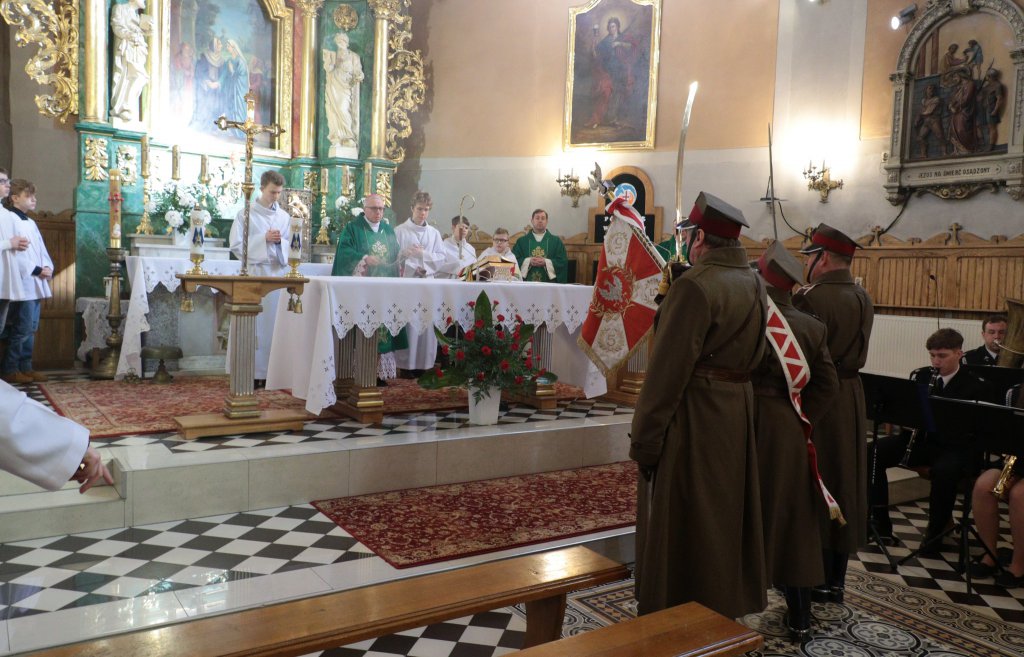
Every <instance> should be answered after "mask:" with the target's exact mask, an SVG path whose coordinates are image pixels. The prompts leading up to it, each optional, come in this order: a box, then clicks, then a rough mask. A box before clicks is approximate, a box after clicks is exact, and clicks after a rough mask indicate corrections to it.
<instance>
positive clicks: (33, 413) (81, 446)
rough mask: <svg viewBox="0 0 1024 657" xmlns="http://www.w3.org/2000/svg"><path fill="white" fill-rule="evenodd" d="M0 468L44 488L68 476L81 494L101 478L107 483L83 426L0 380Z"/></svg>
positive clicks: (106, 474)
mask: <svg viewBox="0 0 1024 657" xmlns="http://www.w3.org/2000/svg"><path fill="white" fill-rule="evenodd" d="M0 470H4V471H5V472H10V473H11V474H13V475H15V476H18V477H21V478H22V479H26V480H28V481H31V482H32V483H34V484H36V485H37V486H41V487H42V488H45V489H47V490H57V489H58V488H61V487H62V486H63V485H64V484H66V483H67V482H68V481H70V480H72V479H74V480H75V481H77V482H79V483H80V484H82V486H81V488H79V489H78V490H79V491H80V492H82V493H84V492H85V491H87V490H89V489H90V488H92V486H93V484H95V483H97V482H98V481H99V480H100V479H103V480H104V481H106V482H107V483H108V484H111V485H113V483H114V479H113V477H111V476H110V472H109V471H108V470H107V467H106V466H105V465H103V459H102V458H101V457H100V454H99V452H97V451H96V450H95V449H94V448H92V447H90V446H89V430H88V429H86V428H85V427H83V426H81V425H80V424H77V423H75V422H72V421H71V420H69V419H67V418H64V417H61V416H59V415H57V414H56V413H54V412H53V411H51V410H50V409H48V408H46V407H45V406H43V405H42V404H40V403H39V402H37V401H35V400H32V399H29V398H28V395H26V394H25V393H24V392H22V391H20V390H18V389H17V388H15V387H14V386H11V385H8V384H7V383H4V382H3V381H0Z"/></svg>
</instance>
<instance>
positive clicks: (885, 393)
mask: <svg viewBox="0 0 1024 657" xmlns="http://www.w3.org/2000/svg"><path fill="white" fill-rule="evenodd" d="M860 380H861V383H862V385H863V386H864V402H865V408H866V410H867V416H868V419H869V420H871V423H872V429H871V432H872V435H873V436H874V444H872V446H871V479H870V482H869V485H870V487H871V490H874V488H875V470H876V469H877V468H876V467H875V465H876V463H877V459H878V428H879V426H880V425H881V424H882V423H883V422H885V423H888V424H897V425H900V426H904V427H912V428H913V427H918V428H922V429H926V430H934V427H935V423H934V421H933V420H932V417H931V412H930V409H929V407H928V404H927V398H928V388H927V386H922V385H920V384H918V383H916V382H914V381H912V380H910V379H900V378H896V377H894V376H885V375H882V374H868V373H866V372H861V374H860ZM880 506H881V505H879V504H877V500H874V499H872V500H871V503H870V505H869V507H870V508H869V510H868V530H869V532H870V533H871V538H872V540H874V542H875V544H876V545H877V546H878V548H879V549H880V550H881V551H882V554H884V555H885V558H886V560H887V561H888V562H889V569H890V571H891V572H896V566H897V565H898V564H897V562H896V560H895V559H894V558H893V556H892V555H890V554H889V550H887V549H886V545H885V543H884V542H883V541H882V536H881V534H880V533H879V532H878V526H877V524H876V523H875V514H874V510H875V509H876V508H878V507H880Z"/></svg>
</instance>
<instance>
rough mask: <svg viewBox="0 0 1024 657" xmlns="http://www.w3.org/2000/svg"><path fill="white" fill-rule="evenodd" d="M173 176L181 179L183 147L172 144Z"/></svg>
mask: <svg viewBox="0 0 1024 657" xmlns="http://www.w3.org/2000/svg"><path fill="white" fill-rule="evenodd" d="M171 178H172V179H173V180H181V148H179V147H178V146H171Z"/></svg>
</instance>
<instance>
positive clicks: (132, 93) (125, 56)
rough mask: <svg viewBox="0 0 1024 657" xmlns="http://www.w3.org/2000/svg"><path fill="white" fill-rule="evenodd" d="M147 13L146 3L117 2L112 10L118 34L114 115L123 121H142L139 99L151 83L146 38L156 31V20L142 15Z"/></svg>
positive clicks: (112, 96)
mask: <svg viewBox="0 0 1024 657" xmlns="http://www.w3.org/2000/svg"><path fill="white" fill-rule="evenodd" d="M145 10H146V0H116V2H115V4H114V6H113V7H112V8H111V10H110V29H111V31H112V32H113V33H114V70H113V73H114V75H113V88H112V89H111V91H110V116H111V118H118V119H121V120H122V121H135V120H137V119H138V118H139V96H140V95H141V94H142V89H143V87H145V86H146V83H147V82H149V74H148V73H147V72H146V58H147V57H148V56H149V44H148V43H147V41H146V39H147V38H148V37H149V35H150V33H151V32H152V31H153V19H152V18H151V17H150V16H144V15H142V12H143V11H145Z"/></svg>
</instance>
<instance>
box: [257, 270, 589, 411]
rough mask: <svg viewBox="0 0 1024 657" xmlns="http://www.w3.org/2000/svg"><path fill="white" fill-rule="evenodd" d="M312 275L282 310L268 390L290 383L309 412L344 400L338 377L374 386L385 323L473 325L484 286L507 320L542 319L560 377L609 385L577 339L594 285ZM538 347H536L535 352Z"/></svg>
mask: <svg viewBox="0 0 1024 657" xmlns="http://www.w3.org/2000/svg"><path fill="white" fill-rule="evenodd" d="M309 279H310V282H309V283H307V284H306V288H305V291H304V292H303V295H302V305H303V311H304V312H303V314H301V315H296V314H295V313H290V312H288V311H287V308H286V307H285V304H280V305H279V307H278V309H277V320H276V322H275V324H274V336H275V337H274V341H273V343H272V344H271V348H270V369H269V371H268V373H267V389H271V390H273V389H290V390H291V391H292V394H293V395H294V396H295V397H298V398H299V399H305V400H306V410H307V411H309V412H310V413H316V414H319V413H320V411H322V410H323V409H324V408H328V407H330V406H333V405H334V404H335V403H337V402H338V401H339V395H338V394H337V391H336V386H335V382H336V380H337V381H338V382H339V383H340V382H341V381H343V380H345V379H350V380H351V379H354V380H355V383H356V385H361V386H373V387H375V385H376V335H377V330H378V329H379V328H380V327H382V326H383V327H384V328H386V329H387V330H388V332H389V333H390V334H391V335H397V334H398V332H399V331H401V330H402V328H403V327H405V326H408V327H409V330H410V332H411V333H412V334H413V335H410V340H412V339H413V338H414V336H415V335H416V334H419V333H422V332H423V331H425V330H432V327H433V326H437V327H438V328H444V327H445V323H446V320H447V318H448V317H452V318H453V320H454V321H455V322H458V323H459V324H460V325H461V326H462V327H463V328H465V329H468V328H470V327H471V326H472V324H473V309H472V308H470V307H469V305H468V303H469V302H470V301H476V298H477V296H478V295H479V294H480V292H481V291H486V292H487V296H488V297H490V299H491V302H492V303H493V302H494V301H498V302H499V304H500V305H499V306H498V309H497V312H498V313H501V314H503V315H505V316H506V317H507V318H508V320H507V321H509V322H511V321H513V319H514V318H515V316H516V315H520V316H521V317H522V318H523V321H525V322H527V323H529V324H534V325H535V326H537V329H538V330H537V338H535V341H537V340H543V339H544V336H546V335H550V338H551V344H550V348H549V349H547V351H548V354H549V357H550V360H549V361H548V362H544V361H543V356H542V361H541V365H542V366H544V367H546V368H547V369H549V370H550V371H552V372H554V373H555V374H557V375H558V380H559V381H561V382H563V383H568V384H572V385H578V386H581V387H582V388H583V389H584V393H585V394H586V396H587V397H596V396H599V395H602V394H604V393H605V392H606V391H607V383H606V381H605V378H604V377H603V376H602V375H601V373H600V371H599V370H598V369H597V368H596V367H595V366H594V364H593V363H592V362H591V361H590V359H589V358H587V356H586V355H585V354H584V353H583V351H582V350H581V349H580V348H579V347H578V346H577V345H576V338H577V337H578V336H579V331H580V327H581V326H582V324H583V320H584V319H586V316H587V309H588V308H589V306H590V299H591V296H592V295H593V288H592V287H590V286H584V285H561V284H555V283H522V282H508V283H499V282H488V283H480V282H466V281H457V280H442V279H420V278H368V277H367V278H364V277H350V276H342V277H331V276H310V277H309ZM353 329H358V330H357V331H355V330H353ZM342 343H345V344H347V345H348V348H347V350H346V349H344V348H343V347H342ZM540 351H541V350H540V349H538V348H537V347H536V346H535V348H534V352H535V353H539V352H540ZM346 353H347V354H352V353H354V354H355V360H356V361H357V362H355V363H348V364H346V363H345V362H343V361H344V359H343V358H341V355H344V354H346ZM346 370H347V371H346ZM371 377H372V378H371ZM343 387H344V386H343V385H339V388H342V389H343Z"/></svg>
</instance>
